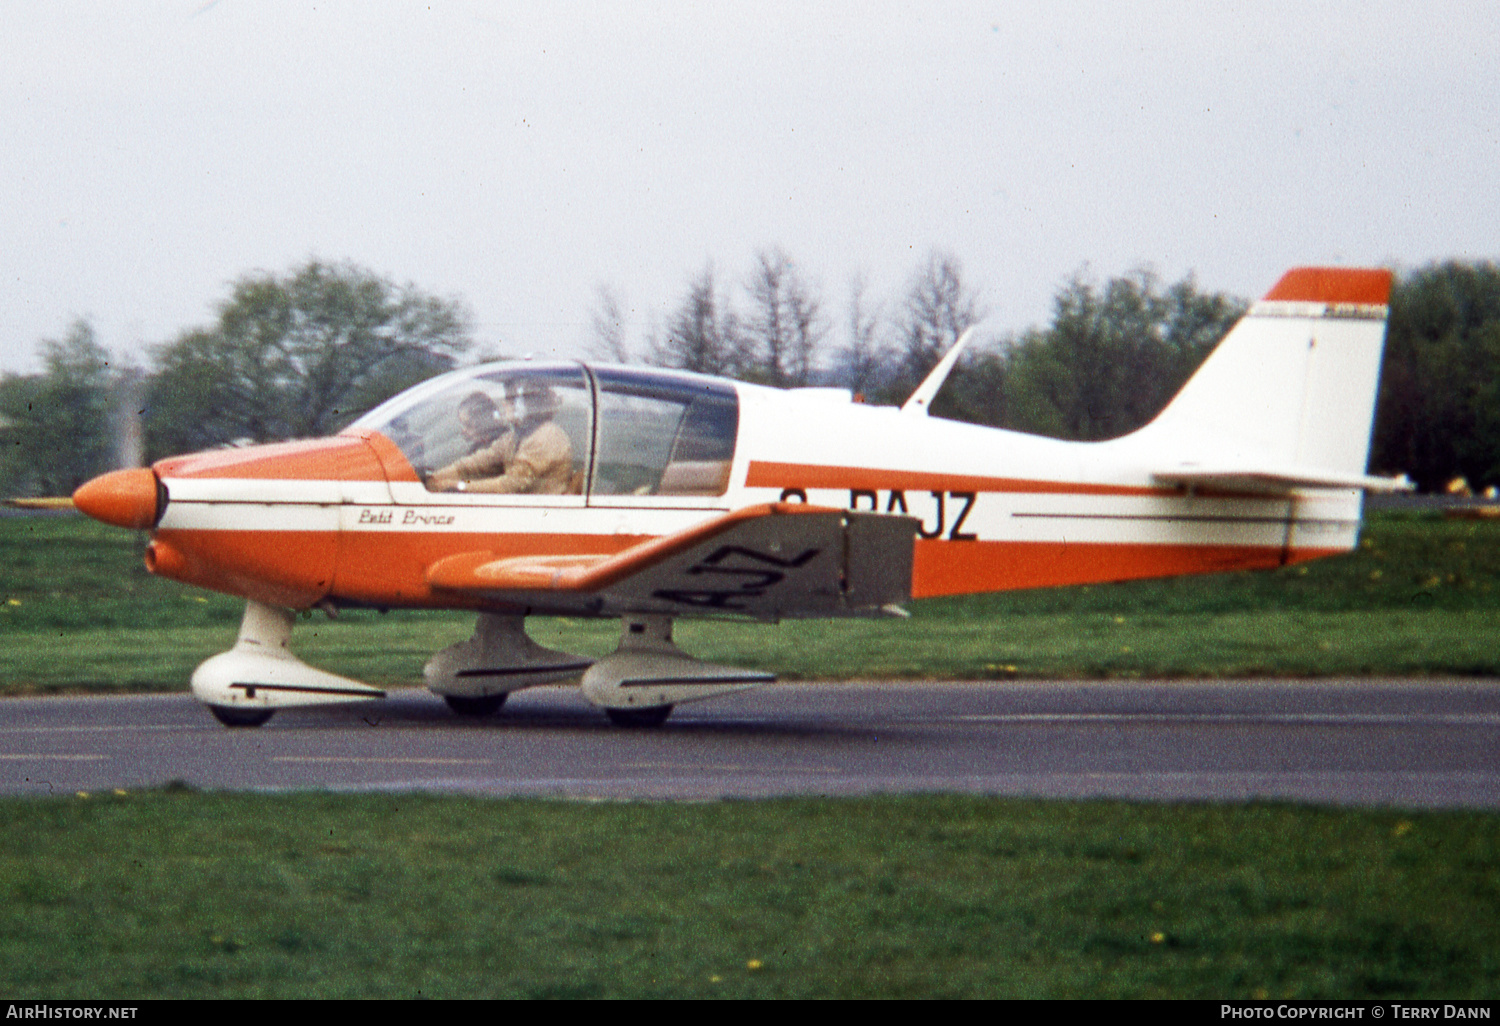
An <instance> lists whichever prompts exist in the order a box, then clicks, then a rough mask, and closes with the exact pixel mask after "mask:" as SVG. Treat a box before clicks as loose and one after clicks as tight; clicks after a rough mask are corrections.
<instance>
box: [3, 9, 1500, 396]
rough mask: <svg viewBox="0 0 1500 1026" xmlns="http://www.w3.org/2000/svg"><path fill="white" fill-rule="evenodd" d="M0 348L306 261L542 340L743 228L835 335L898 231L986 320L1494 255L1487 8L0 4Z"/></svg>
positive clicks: (1037, 318)
mask: <svg viewBox="0 0 1500 1026" xmlns="http://www.w3.org/2000/svg"><path fill="white" fill-rule="evenodd" d="M0 15H3V22H0V24H3V31H0V187H3V190H4V191H3V199H4V202H3V206H0V224H3V227H4V232H3V239H4V246H3V249H0V371H29V370H33V369H36V368H37V366H38V362H37V360H36V356H35V354H36V343H37V341H38V340H39V339H41V338H49V337H50V338H57V337H61V336H62V335H63V333H64V332H65V331H66V329H67V327H68V325H69V323H70V322H71V321H72V320H73V319H74V318H77V317H87V318H89V319H90V320H91V321H92V322H93V324H94V326H95V328H96V330H97V331H98V335H99V339H100V341H101V342H103V343H104V344H105V345H106V346H108V347H109V348H110V349H112V350H113V351H114V352H116V353H117V354H118V355H119V356H121V357H129V356H134V357H135V358H136V359H137V360H141V359H143V357H142V356H141V354H142V352H143V350H144V347H145V346H148V345H151V344H155V343H160V342H163V341H167V340H170V339H171V338H172V337H174V336H175V335H176V334H177V333H178V332H180V331H181V330H183V329H185V328H189V327H193V326H196V325H204V324H207V323H209V322H210V321H212V319H213V317H214V314H215V307H216V304H218V303H219V302H221V301H222V300H223V299H224V298H225V297H226V296H227V294H228V289H229V285H230V283H231V282H232V281H233V280H234V279H235V278H237V277H239V276H240V275H243V274H245V273H247V272H251V271H255V270H265V271H272V272H277V273H280V272H284V271H287V270H289V269H290V268H292V267H294V266H295V265H297V264H300V263H302V262H305V261H306V260H307V259H308V258H310V257H314V256H316V257H320V258H323V259H326V260H334V261H339V260H349V261H353V262H355V263H358V264H360V265H362V266H364V267H367V268H369V269H370V270H373V271H375V272H376V273H378V274H380V275H382V276H385V277H388V278H391V279H393V280H395V281H397V282H402V283H405V282H411V283H413V284H415V285H417V286H418V287H420V288H422V289H424V290H427V291H429V292H434V293H437V294H440V295H445V296H457V297H461V298H462V299H464V300H465V301H466V302H467V303H468V305H469V307H470V309H471V310H472V311H473V314H474V319H475V325H476V335H477V337H478V339H479V340H480V341H481V342H483V343H486V344H487V345H489V346H490V347H491V348H492V349H496V350H503V351H506V352H510V353H517V354H519V353H525V352H535V353H538V354H544V353H556V354H559V355H576V354H578V353H580V352H581V351H582V347H583V344H584V341H585V339H586V337H587V326H588V320H589V311H590V307H591V304H592V302H593V298H594V292H595V289H596V287H597V286H599V285H601V284H604V285H608V286H610V287H611V288H612V289H613V290H614V291H615V292H616V293H617V294H618V295H619V296H620V297H621V299H622V300H624V302H625V304H626V306H627V308H628V313H629V316H630V323H629V324H628V325H627V328H628V330H629V332H630V333H631V334H632V336H634V335H636V334H638V333H639V332H640V331H641V330H642V329H643V328H645V327H646V326H647V325H648V324H649V322H650V319H651V318H652V316H653V315H655V316H658V317H659V316H662V315H664V314H665V313H666V312H667V311H668V310H669V309H670V308H671V307H672V306H674V305H675V304H676V302H677V301H678V300H679V299H680V298H681V296H682V294H683V293H684V291H685V289H686V285H687V282H688V280H689V278H690V277H692V276H693V275H695V274H696V273H698V272H699V271H701V270H702V268H703V267H704V266H705V265H706V264H707V263H708V262H710V261H712V263H713V265H714V267H715V268H716V270H717V272H718V274H719V277H720V279H721V280H722V281H723V282H724V283H725V284H727V285H738V284H739V283H740V282H742V281H743V279H744V278H745V276H746V275H747V274H748V271H749V269H750V266H751V264H752V262H753V260H754V257H755V254H756V252H757V250H760V249H763V248H767V247H771V246H780V247H782V248H783V249H784V250H785V251H786V252H787V253H788V254H790V255H791V256H792V257H793V259H794V260H795V261H796V262H797V263H798V264H799V266H800V267H801V269H802V270H803V272H804V273H805V274H806V275H807V276H808V277H809V278H811V279H812V280H813V281H815V282H816V283H817V284H818V285H819V286H820V288H821V290H822V293H823V295H824V298H825V302H826V304H827V305H828V307H829V309H830V312H831V313H832V314H834V315H835V317H836V318H837V319H839V320H841V319H842V311H843V307H844V302H845V300H844V297H845V295H846V293H847V290H848V286H849V281H850V279H851V278H852V277H853V276H854V275H855V274H864V275H866V276H867V277H868V279H869V282H870V288H871V293H872V294H873V295H875V296H876V297H896V296H897V295H898V294H899V293H900V292H901V291H902V289H903V287H904V285H905V284H906V282H907V280H908V278H909V277H910V275H911V274H912V272H913V270H914V269H915V268H916V267H917V266H918V265H919V264H921V263H922V262H923V261H924V260H925V258H926V256H927V254H929V253H930V252H931V251H933V250H941V251H944V252H947V253H951V254H953V255H955V256H956V257H958V258H959V260H960V261H961V262H962V264H963V267H964V270H965V272H966V275H967V277H968V279H969V280H970V282H971V283H972V284H973V285H975V286H976V287H977V288H978V289H979V290H980V293H981V298H982V301H983V304H984V306H985V308H986V309H987V310H988V318H987V320H986V327H987V328H988V329H989V330H991V331H993V332H996V333H1002V332H1007V331H1012V330H1020V329H1024V328H1025V327H1027V326H1029V325H1031V324H1035V323H1039V322H1041V321H1043V320H1045V318H1046V317H1047V316H1048V313H1049V309H1050V303H1051V299H1052V296H1053V294H1054V292H1055V291H1056V289H1057V287H1058V285H1059V284H1060V283H1061V282H1062V281H1063V280H1065V279H1066V278H1067V277H1068V276H1069V275H1070V274H1072V273H1073V272H1074V271H1076V270H1078V269H1079V268H1080V267H1081V266H1083V265H1085V264H1087V265H1088V266H1089V267H1090V268H1091V269H1092V271H1093V273H1095V274H1096V275H1098V276H1100V277H1107V276H1110V275H1114V274H1119V273H1123V272H1125V271H1127V270H1129V269H1131V268H1134V267H1137V266H1142V265H1147V266H1150V267H1153V268H1154V269H1155V270H1156V271H1157V272H1158V273H1160V274H1161V275H1163V276H1164V277H1166V278H1168V279H1172V280H1175V279H1176V278H1178V277H1180V276H1182V275H1183V274H1186V273H1188V272H1190V271H1191V272H1195V273H1196V274H1197V276H1198V281H1199V284H1200V285H1201V286H1202V287H1204V288H1207V289H1212V290H1222V291H1227V292H1231V293H1235V294H1238V295H1242V296H1247V297H1253V296H1257V295H1260V294H1261V293H1263V292H1264V291H1265V290H1266V289H1267V288H1268V287H1269V286H1270V285H1271V284H1272V283H1273V282H1274V281H1275V279H1276V278H1277V276H1278V275H1279V274H1280V273H1281V271H1282V270H1284V269H1285V268H1287V267H1290V266H1293V265H1297V264H1306V263H1331V264H1342V265H1365V264H1395V265H1399V266H1404V267H1412V266H1417V265H1420V264H1423V263H1426V262H1428V261H1432V260H1438V259H1447V258H1458V259H1466V260H1480V259H1485V260H1493V259H1497V258H1500V59H1497V54H1500V6H1497V5H1495V4H1494V3H1493V2H1475V3H1441V2H1426V3H1412V2H1410V0H1402V2H1384V0H1381V2H1361V3H1347V4H1325V3H1316V2H1306V0H1303V2H1296V3H1278V2H1268V0H1254V2H1250V3H1243V4H1241V3H1215V4H1201V3H1166V2H1162V3H1125V2H1108V3H1076V4H1074V3H1061V2H1058V3H1046V4H1038V3H1015V4H1012V3H922V4H917V3H899V4H880V3H872V2H869V0H860V2H856V3H847V4H844V3H827V2H818V3H809V2H803V3H786V4H778V3H738V4H735V3H726V2H722V0H716V2H714V3H704V4H689V3H686V2H677V3H662V4H649V3H627V2H610V3H597V4H594V3H576V4H573V3H561V2H548V3H534V2H528V3H515V4H507V3H481V2H477V0H453V2H448V3H443V2H436V3H432V4H430V5H429V4H404V3H399V4H398V3H393V2H374V0H363V2H347V3H345V2H321V0H320V2H317V3H311V2H306V0H296V2H294V0H286V2H274V0H216V2H205V0H160V2H154V3H146V2H141V3H130V2H126V3H106V2H103V0H90V2H67V0H45V2H29V0H24V2H23V0H18V2H6V0H0Z"/></svg>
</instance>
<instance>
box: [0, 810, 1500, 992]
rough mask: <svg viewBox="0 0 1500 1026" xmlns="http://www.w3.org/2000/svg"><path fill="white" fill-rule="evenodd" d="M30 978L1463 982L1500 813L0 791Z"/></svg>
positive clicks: (177, 985) (0, 988) (0, 966)
mask: <svg viewBox="0 0 1500 1026" xmlns="http://www.w3.org/2000/svg"><path fill="white" fill-rule="evenodd" d="M0 838H3V841H0V992H3V993H4V994H5V995H6V997H7V998H9V999H13V1000H17V999H27V998H37V997H51V998H60V997H74V998H81V997H101V998H103V997H117V998H119V997H124V998H129V997H137V998H139V997H273V996H274V997H402V998H411V997H438V998H442V997H490V996H501V997H505V996H509V997H647V998H650V997H1036V998H1045V997H1200V998H1203V997H1220V998H1222V997H1238V998H1256V997H1260V998H1274V999H1280V998H1289V997H1290V998H1315V997H1403V998H1413V997H1443V998H1454V997H1471V998H1490V999H1493V997H1494V996H1495V994H1496V993H1497V991H1500V880H1497V877H1496V875H1495V873H1494V868H1493V867H1494V866H1495V864H1496V862H1497V859H1500V817H1496V816H1493V815H1482V814H1466V813H1399V812H1334V811H1328V810H1319V809H1303V808H1295V807H1291V806H1267V805H1261V806H1250V807H1213V806H1197V807H1192V806H1189V807H1168V806H1157V807H1153V806H1139V805H1128V804H1123V803H1115V802H1092V803H1081V802H1070V803H1043V802H1024V801H1007V800H1000V799H986V798H973V797H922V798H868V799H857V800H845V801H837V802H821V801H807V800H796V801H793V800H781V801H765V802H719V803H713V804H707V805H703V804H668V803H608V804H602V805H599V804H578V803H566V802H544V801H530V800H505V801H484V800H478V799H465V798H454V797H431V796H420V795H396V796H357V797H356V796H328V795H316V794H312V795H306V794H304V795H287V796H263V795H262V796H245V795H227V794H206V795H205V794H193V793H188V792H173V791H170V790H169V791H157V792H151V793H133V794H128V795H91V796H89V797H87V798H67V799H60V800H52V801H0Z"/></svg>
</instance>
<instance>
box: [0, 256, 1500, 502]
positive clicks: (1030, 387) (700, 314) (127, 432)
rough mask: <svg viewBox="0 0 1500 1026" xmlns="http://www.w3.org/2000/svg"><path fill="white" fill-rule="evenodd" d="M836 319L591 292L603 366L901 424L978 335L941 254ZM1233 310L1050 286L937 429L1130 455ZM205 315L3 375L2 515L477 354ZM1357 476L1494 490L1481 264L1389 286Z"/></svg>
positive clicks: (333, 298) (247, 294)
mask: <svg viewBox="0 0 1500 1026" xmlns="http://www.w3.org/2000/svg"><path fill="white" fill-rule="evenodd" d="M840 306H841V310H840V311H839V313H838V314H837V315H835V313H834V312H833V310H832V309H831V308H830V305H829V303H828V301H827V300H826V298H825V296H824V294H823V292H822V290H821V288H820V287H819V286H818V284H817V283H816V281H815V280H814V279H812V278H811V277H810V276H809V275H807V274H806V272H805V271H804V270H803V269H802V268H801V266H800V265H798V264H797V263H796V262H795V261H794V260H792V259H791V258H790V257H789V256H788V255H787V254H786V253H785V252H783V251H782V250H780V249H776V248H771V249H767V250H763V251H761V252H760V253H757V254H756V256H755V259H754V261H753V262H752V264H751V265H750V268H749V270H748V272H747V273H746V274H744V275H743V276H741V277H733V276H724V275H722V274H721V273H719V272H718V271H717V269H716V268H715V267H714V266H713V265H711V264H710V265H708V266H706V267H705V268H704V269H703V270H702V271H701V272H699V273H697V274H695V275H693V276H692V277H691V278H690V279H689V280H688V282H687V283H686V284H685V287H684V289H683V292H682V293H681V294H680V296H679V298H678V299H677V301H676V303H675V304H674V305H673V306H671V307H669V308H668V310H667V312H666V313H665V314H664V315H655V316H652V317H650V318H649V320H648V323H647V324H646V325H645V326H644V327H642V328H640V329H638V330H636V331H635V332H634V333H632V331H631V330H630V325H629V323H628V318H627V317H626V315H625V314H624V312H623V311H624V304H623V303H622V301H621V300H620V299H619V297H618V296H617V294H616V293H615V292H614V291H613V290H612V289H610V288H608V287H603V286H601V287H600V288H599V289H598V290H597V292H596V294H595V297H594V301H593V304H592V307H591V309H590V311H589V328H588V339H587V346H588V348H589V350H590V353H591V355H593V356H595V357H599V358H603V359H609V360H613V361H617V362H633V363H645V364H650V365H655V366H662V367H672V368H679V369H684V370H690V371H697V372H701V373H707V374H718V375H724V376H728V377H734V378H738V379H741V380H745V381H753V382H758V383H761V384H767V385H773V386H777V387H791V388H795V387H806V386H837V387H843V388H848V389H850V390H851V391H854V392H856V393H859V394H861V395H862V396H863V397H864V398H865V400H866V401H868V402H876V403H900V402H902V401H904V400H905V398H906V397H907V396H908V395H909V394H910V393H911V391H912V390H913V389H914V388H915V387H916V385H917V384H918V383H919V382H920V381H921V380H922V379H923V378H924V377H925V376H926V375H927V373H928V372H929V371H930V370H931V368H932V367H933V366H934V365H935V364H936V363H937V361H938V360H939V359H940V358H941V357H942V355H943V353H944V352H946V351H947V349H948V348H949V347H950V346H951V345H952V344H953V343H954V341H956V339H957V338H958V337H959V335H961V334H962V333H963V332H964V331H965V330H966V329H967V328H969V327H971V326H974V325H977V324H979V323H981V322H982V320H983V318H984V315H985V310H984V307H983V304H982V301H981V292H980V290H979V289H978V288H976V287H975V286H974V285H972V284H971V283H970V282H969V281H968V280H967V279H966V277H965V275H964V271H963V268H962V265H961V263H960V261H959V260H958V259H957V258H956V257H954V256H952V255H950V254H944V253H938V252H934V253H932V254H930V255H929V256H928V257H927V258H926V259H925V260H924V261H923V262H922V263H921V264H920V265H919V266H918V267H917V268H916V269H915V270H914V271H913V272H912V274H911V275H910V277H909V279H908V281H907V282H906V284H905V286H904V288H903V289H902V290H901V291H900V292H899V293H898V294H896V295H895V296H892V297H886V298H884V299H877V298H874V297H872V296H871V294H870V289H869V288H868V286H867V284H866V283H865V282H864V281H863V280H859V279H856V280H855V281H853V282H852V283H851V284H850V285H849V287H848V290H847V292H846V293H845V294H844V295H843V297H842V301H841V303H840ZM1247 307H1248V303H1247V302H1246V301H1245V300H1244V299H1242V298H1238V297H1234V296H1229V295H1225V294H1223V293H1215V292H1207V291H1204V290H1202V289H1200V288H1199V287H1198V285H1197V283H1196V281H1195V280H1194V278H1193V277H1192V276H1188V277H1186V278H1183V279H1182V280H1181V281H1177V282H1164V281H1162V280H1161V279H1160V278H1158V277H1157V276H1156V275H1155V274H1153V273H1151V272H1150V271H1146V270H1136V271H1132V272H1129V273H1127V274H1124V275H1121V276H1118V277H1114V278H1110V279H1108V280H1105V281H1099V280H1096V279H1095V278H1094V277H1092V276H1091V275H1089V274H1088V273H1086V272H1083V271H1080V272H1078V273H1075V274H1074V275H1072V276H1071V277H1070V278H1068V279H1067V280H1066V281H1065V282H1063V283H1062V284H1061V286H1060V287H1059V288H1058V290H1057V293H1056V295H1055V296H1054V299H1053V308H1052V315H1051V319H1050V321H1049V322H1048V323H1046V324H1044V325H1039V326H1036V327H1033V328H1030V329H1028V330H1026V331H1024V332H1020V333H1013V334H1009V335H990V336H988V337H983V338H981V339H979V340H977V341H976V343H971V345H970V346H969V349H968V351H967V352H966V354H965V356H964V358H963V359H962V360H961V361H960V362H959V365H958V366H957V368H956V369H955V370H954V372H953V374H952V375H951V376H950V377H949V379H948V382H947V384H945V385H944V387H943V389H942V391H941V392H940V393H939V395H938V397H937V399H936V400H935V401H934V402H933V405H932V413H933V415H935V416H944V417H951V418H954V419H959V420H966V421H971V422H974V423H980V424H987V425H993V426H997V427H1004V428H1010V429H1013V430H1018V431H1028V432H1033V433H1038V434H1045V435H1051V436H1054V437H1059V438H1069V439H1081V440H1097V439H1104V438H1111V437H1116V436H1118V435H1122V434H1125V433H1127V432H1129V431H1132V430H1134V429H1135V428H1137V427H1140V426H1142V425H1143V424H1145V423H1147V422H1148V421H1149V420H1150V419H1151V418H1152V417H1154V416H1155V415H1156V413H1157V412H1158V411H1159V410H1160V409H1161V408H1162V407H1163V406H1165V405H1166V403H1167V401H1168V400H1169V399H1170V398H1171V397H1172V396H1173V395H1174V394H1175V393H1176V392H1177V390H1178V389H1179V388H1181V386H1182V384H1183V383H1184V382H1185V381H1186V380H1187V378H1188V377H1189V376H1190V375H1191V374H1192V373H1193V371H1194V370H1195V369H1196V368H1197V367H1198V365H1199V364H1200V363H1201V362H1202V361H1203V359H1204V358H1205V357H1206V356H1207V354H1208V353H1209V352H1210V351H1211V350H1212V349H1213V347H1214V346H1215V345H1216V344H1217V342H1218V341H1219V339H1220V338H1222V337H1223V335H1224V334H1225V333H1226V332H1227V331H1228V330H1229V328H1230V327H1231V326H1232V325H1233V324H1234V322H1235V321H1236V320H1237V319H1238V318H1239V317H1240V316H1241V315H1242V314H1243V313H1244V311H1245V310H1246V309H1247ZM216 314H217V316H216V318H215V320H214V321H213V323H212V324H210V325H208V326H206V327H197V328H192V329H189V330H186V331H183V332H182V333H180V334H179V335H178V336H177V337H176V338H175V339H172V340H171V341H169V342H165V343H162V344H160V345H157V346H154V347H152V348H151V349H150V351H149V366H147V367H145V368H136V367H121V366H119V365H118V364H115V363H113V362H112V361H111V358H110V355H109V353H108V351H107V350H106V349H105V348H104V347H103V346H102V345H101V344H100V343H99V341H98V339H97V337H96V336H95V332H94V330H93V328H92V326H91V325H90V324H89V323H88V322H87V321H86V320H79V321H75V322H74V323H73V324H71V325H70V326H69V327H68V329H67V331H66V332H65V333H64V335H63V337H62V338H60V339H47V340H43V341H42V342H41V355H42V359H43V365H44V369H43V371H42V372H41V373H40V374H34V375H7V376H5V377H4V378H0V445H3V449H0V494H4V495H61V494H67V493H69V492H71V491H72V490H73V489H74V488H76V487H77V486H78V485H79V484H81V483H82V482H83V481H86V480H88V479H89V478H90V477H92V476H94V475H95V474H97V473H101V472H103V471H104V470H107V469H110V468H111V467H114V466H119V465H126V464H130V463H134V462H140V461H141V460H142V459H144V460H146V461H150V460H154V459H158V458H161V457H163V456H166V455H170V454H173V453H178V452H188V451H194V450H199V449H205V448H212V447H214V446H219V445H226V444H234V443H237V442H241V441H255V442H262V441H274V440H280V439H286V438H297V437H309V436H314V435H320V434H327V433H330V432H332V431H336V430H338V429H339V428H341V427H343V426H344V425H345V424H347V423H349V421H351V420H353V419H354V418H355V417H357V416H359V415H360V414H361V413H363V412H364V411H366V410H368V409H370V408H372V407H373V406H375V405H376V404H378V403H379V402H381V401H383V400H384V399H386V398H388V397H389V396H391V395H394V394H395V393H396V392H399V391H401V390H402V389H404V388H407V387H409V386H410V385H412V384H414V383H416V382H418V381H421V380H423V379H425V378H428V377H431V376H432V375H434V374H436V373H440V372H442V371H444V370H448V369H451V368H452V367H454V366H457V365H458V364H459V362H460V361H461V360H463V359H464V358H465V357H466V356H467V354H469V353H470V352H471V351H472V349H473V346H474V337H473V327H472V323H473V322H472V318H471V316H470V314H469V312H468V310H467V307H466V305H465V304H464V302H463V301H462V300H461V299H457V298H444V297H438V296H434V295H430V294H428V293H424V292H422V291H420V290H418V289H416V288H415V287H413V286H410V285H397V284H395V283H393V282H391V281H389V280H388V279H385V278H382V277H380V276H379V275H377V274H375V273H374V272H372V271H369V270H367V269H365V268H362V267H359V266H356V265H354V264H349V263H336V264H330V263H325V262H321V261H317V260H313V261H309V262H308V263H307V264H305V265H303V266H301V267H297V268H294V269H292V270H291V271H289V272H287V273H285V274H281V275H277V274H270V273H264V272H257V273H255V274H249V275H246V276H244V277H242V278H240V279H239V280H238V281H236V282H234V283H233V284H232V285H231V286H230V289H229V294H228V296H227V297H226V298H225V299H224V300H223V302H222V303H220V304H219V306H218V308H217V311H216ZM132 413H136V414H138V415H137V416H131V414H132ZM1370 466H1371V470H1372V471H1373V472H1376V473H1407V474H1409V475H1410V476H1411V477H1412V478H1413V479H1414V480H1415V481H1416V482H1417V483H1418V485H1419V487H1421V488H1422V489H1423V490H1427V491H1433V490H1439V489H1441V488H1442V487H1443V486H1444V485H1445V484H1446V483H1447V482H1449V481H1450V480H1452V479H1453V478H1455V477H1459V476H1462V477H1465V478H1466V479H1467V480H1468V481H1469V482H1470V483H1471V484H1472V485H1473V486H1475V487H1476V488H1483V487H1488V486H1491V485H1496V484H1500V267H1497V266H1496V265H1495V264H1493V263H1488V262H1468V263H1461V262H1448V263H1442V264H1433V265H1429V266H1427V267H1423V268H1420V269H1417V270H1413V271H1408V272H1403V273H1401V274H1399V275H1398V276H1397V280H1396V285H1395V288H1394V290H1393V293H1392V297H1391V316H1390V324H1389V329H1388V338H1387V343H1386V355H1385V363H1384V367H1383V369H1382V376H1381V386H1380V396H1379V400H1378V405H1377V416H1376V423H1375V429H1374V437H1373V440H1372V451H1371V458H1370Z"/></svg>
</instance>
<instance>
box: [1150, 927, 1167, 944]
mask: <svg viewBox="0 0 1500 1026" xmlns="http://www.w3.org/2000/svg"><path fill="white" fill-rule="evenodd" d="M1166 942H1167V935H1166V934H1164V933H1162V932H1161V931H1160V930H1157V931H1156V932H1155V933H1153V934H1152V935H1151V943H1152V944H1165V943H1166Z"/></svg>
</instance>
